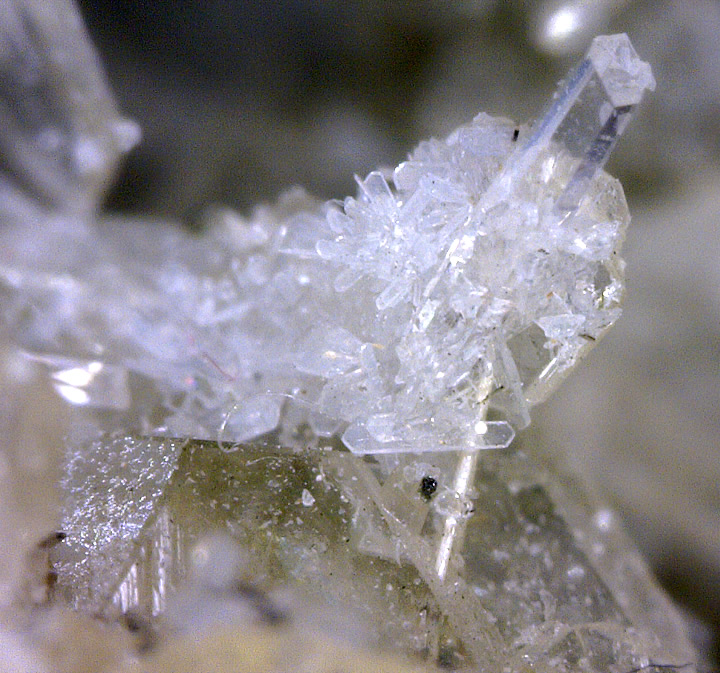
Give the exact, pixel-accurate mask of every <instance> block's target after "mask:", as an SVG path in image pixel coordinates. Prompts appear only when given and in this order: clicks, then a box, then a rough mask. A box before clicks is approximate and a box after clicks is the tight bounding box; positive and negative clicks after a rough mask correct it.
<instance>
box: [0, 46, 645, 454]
mask: <svg viewBox="0 0 720 673" xmlns="http://www.w3.org/2000/svg"><path fill="white" fill-rule="evenodd" d="M652 85H653V81H652V75H651V74H650V71H649V66H647V64H645V63H643V62H642V61H640V60H639V59H638V58H637V55H636V54H635V52H634V50H633V49H632V46H631V45H630V43H629V41H628V39H627V37H626V36H624V35H619V36H611V37H604V38H597V39H596V40H595V42H594V44H593V47H592V48H591V50H590V52H589V54H588V57H587V58H586V59H585V60H584V61H583V62H582V63H581V64H580V66H579V67H578V69H577V70H576V71H575V73H574V74H572V75H571V76H570V77H569V79H568V80H567V82H566V83H564V84H563V85H562V87H561V89H560V91H559V92H558V93H557V94H556V96H555V97H554V98H553V102H552V105H551V106H550V108H549V110H548V112H547V113H546V114H545V115H544V116H543V117H542V118H541V119H540V120H539V121H538V122H537V123H536V124H535V126H533V127H530V128H528V127H522V128H516V127H515V126H514V125H513V124H512V123H511V122H509V121H507V120H504V119H493V118H491V117H489V116H487V115H484V114H481V115H479V116H478V117H476V118H475V119H474V120H473V122H472V123H470V124H469V125H467V126H464V127H461V128H459V129H458V130H457V131H455V132H454V133H453V134H451V135H450V136H449V137H448V138H447V139H445V140H442V141H439V140H431V141H429V142H425V143H422V144H421V145H420V146H419V147H418V148H417V149H416V150H415V151H414V152H413V153H412V154H411V156H410V157H409V159H408V160H407V161H405V162H403V163H401V164H400V165H399V166H398V167H397V168H396V169H395V170H394V171H387V172H383V171H379V172H372V173H370V174H369V175H368V176H367V177H366V178H365V179H363V180H358V184H359V189H358V194H357V196H356V197H354V198H353V197H349V198H347V199H345V201H344V202H330V203H328V204H325V205H324V206H322V207H319V208H318V207H317V206H315V205H314V204H310V202H309V200H308V199H307V198H306V197H303V196H302V195H298V193H294V194H291V195H290V196H288V197H287V198H286V199H285V201H284V202H283V203H281V204H280V206H279V207H278V208H276V209H264V210H263V209H261V210H259V211H258V212H257V213H256V215H255V217H254V218H253V219H250V220H244V219H242V218H240V217H239V216H237V215H235V214H233V213H230V212H227V211H216V212H215V213H214V215H212V216H211V217H209V225H208V227H207V230H206V232H205V233H204V235H203V236H200V237H194V236H191V235H189V234H186V233H184V232H182V231H179V230H176V229H172V228H169V227H167V226H159V225H158V226H149V225H148V224H147V223H143V224H138V223H127V222H126V223H119V222H113V223H111V224H110V225H106V226H105V227H100V228H96V229H83V228H76V229H75V230H73V231H72V235H68V227H67V224H65V225H61V226H59V225H58V224H57V223H55V224H54V225H53V226H48V229H47V232H46V234H45V236H44V240H43V242H42V243H41V244H38V245H37V246H36V247H34V248H33V251H32V252H30V251H28V250H27V249H25V250H22V253H23V254H15V255H11V256H10V257H9V260H10V261H9V263H5V264H3V265H2V268H0V277H1V278H2V279H3V281H4V283H3V285H4V296H5V297H6V302H5V308H4V313H5V322H6V324H9V325H11V326H12V329H13V331H14V333H15V335H16V338H17V339H18V340H19V341H20V342H21V343H23V344H24V345H25V346H26V347H28V348H29V349H30V350H31V351H33V352H34V353H36V357H38V358H40V359H41V361H43V362H45V363H47V364H51V365H53V366H54V367H55V369H56V371H55V373H54V378H55V380H56V381H57V382H58V383H59V385H60V386H61V387H62V390H60V392H61V393H62V394H63V395H64V396H65V397H66V398H67V399H69V400H70V401H72V402H75V403H76V404H81V405H83V404H84V405H88V406H95V407H100V408H106V407H110V408H113V409H115V410H119V411H122V412H128V411H129V413H130V414H131V415H133V417H134V418H135V419H136V420H137V421H138V422H137V423H136V425H139V429H140V430H142V431H143V432H154V433H167V434H171V435H176V436H191V437H200V438H202V437H206V438H210V439H218V437H219V438H220V439H221V440H222V441H228V442H237V441H243V440H248V439H251V438H253V437H256V436H259V435H261V434H263V433H266V432H270V431H273V430H275V429H280V430H281V431H282V432H283V433H284V436H283V439H284V440H285V441H287V442H289V443H291V444H292V443H295V444H297V443H298V442H300V443H302V442H305V443H306V442H307V439H308V433H307V432H306V431H303V428H305V429H309V430H310V431H311V432H310V435H311V436H314V437H331V436H334V435H340V436H342V439H343V441H344V443H345V445H346V446H347V447H348V448H350V450H352V451H354V452H356V453H394V452H423V451H442V450H467V449H469V450H473V449H480V448H497V447H503V446H507V445H508V444H509V443H510V441H511V440H512V437H513V435H514V430H513V426H515V427H522V426H524V425H525V424H527V422H528V421H529V415H528V407H529V405H531V404H532V403H534V402H536V401H538V400H540V399H542V398H543V397H544V396H545V395H546V394H547V392H548V390H549V388H550V387H551V385H552V384H553V383H554V382H555V381H556V380H557V379H558V378H559V377H560V375H561V374H562V373H563V372H564V371H566V370H567V369H568V368H569V367H571V366H572V365H573V364H574V363H575V362H576V360H577V358H578V357H579V356H580V355H581V353H582V352H583V351H584V350H585V349H586V348H587V347H588V346H589V345H591V344H592V343H593V342H594V341H596V340H597V339H598V338H599V337H600V336H601V334H602V333H603V331H604V330H605V329H606V328H607V327H608V326H609V325H610V324H611V323H612V322H613V321H614V320H615V319H616V318H617V316H618V314H619V308H618V302H619V299H620V295H621V280H622V264H621V262H620V261H619V260H618V258H617V252H618V249H619V246H620V244H621V241H622V238H623V232H624V228H625V226H626V225H627V223H628V220H629V216H628V212H627V207H626V204H625V201H624V197H623V193H622V189H621V187H620V185H619V184H618V183H617V182H616V181H615V180H613V179H611V178H609V177H608V176H607V175H605V174H604V173H602V171H600V170H599V169H600V167H601V166H602V165H603V163H604V161H605V160H606V158H607V155H608V153H609V151H610V149H611V148H612V146H613V145H614V142H615V140H616V139H617V136H618V135H619V133H620V132H621V131H622V129H623V128H624V126H625V123H626V121H627V117H628V115H629V114H630V113H631V112H632V110H633V109H634V107H635V104H636V103H637V102H639V100H640V97H641V95H642V92H643V90H644V89H645V88H647V87H651V86H652ZM23 236H24V233H23V232H21V233H20V236H19V238H18V239H13V238H12V235H11V234H6V240H7V242H8V245H9V247H10V249H15V250H20V249H22V248H23V246H26V243H24V242H23V241H24V240H25V239H24V238H23ZM43 246H44V247H43ZM50 250H52V251H53V254H52V255H50V254H48V251H50ZM73 358H75V359H73ZM138 374H139V375H140V376H141V377H143V378H144V379H146V380H148V381H150V382H151V384H152V386H154V387H155V388H156V389H157V390H158V391H159V392H160V396H159V398H158V399H161V400H162V405H163V406H164V407H165V413H164V414H160V415H158V414H157V413H155V412H152V411H151V410H149V409H148V407H147V404H145V405H144V406H140V407H139V408H138V409H132V405H133V404H139V403H136V402H133V396H132V395H130V394H128V390H127V389H128V387H131V386H132V383H133V377H134V376H135V375H138Z"/></svg>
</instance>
